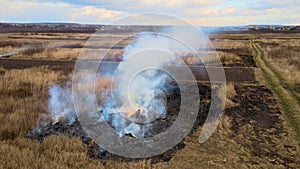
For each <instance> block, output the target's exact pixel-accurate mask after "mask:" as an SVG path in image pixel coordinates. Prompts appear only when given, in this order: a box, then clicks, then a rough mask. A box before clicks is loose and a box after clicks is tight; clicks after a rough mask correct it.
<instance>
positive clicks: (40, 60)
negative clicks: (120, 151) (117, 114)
mask: <svg viewBox="0 0 300 169" xmlns="http://www.w3.org/2000/svg"><path fill="white" fill-rule="evenodd" d="M151 29H153V28H152V27H151ZM133 34H134V32H133V31H127V32H126V30H123V31H122V32H103V33H102V34H100V35H99V36H100V37H99V39H100V41H99V42H98V45H99V46H96V47H97V48H99V53H100V54H104V53H101V52H105V49H109V48H111V47H113V49H112V50H111V51H110V53H108V55H109V58H111V59H112V61H114V62H118V61H119V60H120V59H122V54H123V48H124V46H126V45H127V44H128V43H130V42H132V41H134V38H133V37H132V35H133ZM91 35H92V33H90V32H80V31H77V30H76V32H64V33H61V32H38V31H35V32H28V31H26V32H6V33H1V34H0V54H5V53H6V54H7V53H12V54H11V55H9V57H7V58H4V57H2V58H0V65H1V67H0V79H1V81H0V98H1V102H0V123H1V128H0V152H1V154H4V155H2V156H1V157H0V161H1V164H0V168H199V167H202V168H297V166H299V165H300V149H299V148H300V147H299V145H300V144H299V143H300V133H299V129H300V126H299V124H300V118H299V113H300V112H299V110H300V108H299V105H300V102H299V98H300V62H299V61H300V54H299V47H300V34H299V33H297V32H295V33H285V32H277V33H274V32H272V33H269V32H267V31H264V32H255V31H254V32H253V31H250V32H248V31H245V32H235V33H214V34H210V35H209V38H210V40H211V43H212V44H213V46H214V48H215V49H216V52H217V53H218V55H219V56H220V59H221V61H222V64H223V66H224V67H225V73H226V78H227V79H228V80H227V82H228V83H227V88H226V90H227V100H226V107H225V110H224V114H223V116H222V119H221V122H220V124H219V125H218V128H217V130H216V131H215V132H214V133H213V135H212V137H211V138H209V140H207V141H206V142H205V143H203V144H200V143H199V142H198V138H199V134H200V131H201V129H202V126H203V123H204V122H205V118H206V116H207V113H208V109H209V106H210V94H211V87H213V86H211V84H210V83H209V82H207V81H206V80H203V79H199V81H198V82H197V83H198V87H199V93H200V94H201V98H202V99H201V106H202V108H201V110H200V111H199V114H200V115H199V116H198V118H197V120H196V124H195V125H194V128H193V129H192V131H191V132H190V133H189V134H188V135H187V136H186V138H185V139H184V140H183V141H182V142H181V143H180V144H179V145H177V146H175V147H174V148H173V149H172V150H171V151H170V152H166V153H164V154H162V155H160V156H157V157H153V158H147V159H128V158H123V157H118V156H116V155H113V154H111V153H109V152H105V155H102V156H101V153H99V152H98V149H97V148H98V147H97V145H95V142H94V141H93V140H89V141H86V140H85V139H84V138H85V137H86V135H85V134H84V131H82V128H81V126H80V124H79V123H74V124H73V126H64V124H56V126H50V127H49V126H48V127H49V128H50V129H49V132H48V133H47V134H42V135H39V136H38V139H37V138H35V137H32V136H31V135H30V133H31V131H32V129H33V128H34V127H36V126H37V123H38V121H39V120H41V118H42V120H45V121H47V120H49V119H47V118H49V117H48V116H47V115H48V114H49V112H48V107H47V105H48V98H49V87H51V86H53V85H54V84H58V85H66V84H67V83H68V81H69V80H70V79H71V77H72V70H73V68H74V63H75V61H76V59H77V57H78V55H79V54H80V52H81V48H82V47H83V46H84V45H85V42H86V41H87V40H88V38H89V37H90V36H91ZM128 37H130V38H128ZM116 40H118V41H119V43H118V44H117V45H116V44H114V43H113V42H115V41H116ZM94 47H95V46H94ZM90 48H93V47H92V46H90ZM186 62H187V63H189V64H194V62H193V60H188V59H187V60H186ZM210 64H212V66H213V63H208V64H207V65H208V66H209V65H210ZM174 95H176V91H175V92H174ZM170 97H171V99H170V100H173V102H171V103H170V105H171V106H170V112H171V111H174V110H176V106H174V105H176V104H177V103H178V102H179V100H178V98H176V97H175V98H173V99H172V96H170ZM172 105H173V107H172ZM173 109H174V110H173ZM167 117H168V118H170V119H171V120H170V121H172V118H176V117H175V116H174V117H173V116H167ZM73 131H74V132H73Z"/></svg>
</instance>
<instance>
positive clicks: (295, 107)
mask: <svg viewBox="0 0 300 169" xmlns="http://www.w3.org/2000/svg"><path fill="white" fill-rule="evenodd" d="M251 46H252V48H253V49H254V52H255V56H254V59H255V62H256V64H257V66H258V68H259V71H260V72H259V75H260V76H261V77H262V78H263V81H264V83H266V84H267V86H268V87H269V88H270V89H271V90H272V92H273V93H274V94H275V95H276V96H277V98H278V101H279V103H280V107H281V109H282V110H283V112H284V114H285V116H286V118H287V120H288V122H289V124H290V125H291V126H292V127H293V129H294V130H295V132H296V135H297V139H298V140H300V99H299V96H298V95H297V94H296V93H294V92H293V90H292V88H291V86H290V84H289V83H288V81H287V80H286V79H284V77H282V76H281V75H280V74H279V73H278V72H276V70H275V69H274V68H273V67H272V66H271V65H270V64H269V63H268V61H267V59H266V56H265V53H264V52H263V50H262V49H261V47H260V46H259V45H258V44H255V43H252V44H251Z"/></svg>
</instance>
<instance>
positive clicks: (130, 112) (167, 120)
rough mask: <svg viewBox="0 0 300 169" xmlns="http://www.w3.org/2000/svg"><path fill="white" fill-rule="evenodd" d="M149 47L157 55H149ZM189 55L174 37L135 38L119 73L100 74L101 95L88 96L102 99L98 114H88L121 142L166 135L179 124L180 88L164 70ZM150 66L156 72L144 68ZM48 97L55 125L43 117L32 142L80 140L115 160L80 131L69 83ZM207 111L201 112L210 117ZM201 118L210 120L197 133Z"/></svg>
mask: <svg viewBox="0 0 300 169" xmlns="http://www.w3.org/2000/svg"><path fill="white" fill-rule="evenodd" d="M168 31H169V33H170V34H171V35H174V36H175V35H176V37H182V39H183V40H186V41H188V40H191V41H192V40H193V39H194V37H193V34H190V33H191V32H189V33H185V32H184V29H179V30H176V29H171V30H168ZM186 35H189V36H186ZM190 36H191V37H190ZM191 44H192V45H193V46H192V48H195V49H196V48H203V46H204V45H206V42H203V41H196V42H193V41H192V43H191ZM149 48H150V49H153V50H151V51H148V49H149ZM187 50H188V47H185V46H182V44H181V43H180V42H178V41H174V39H172V38H170V37H166V36H162V35H157V34H153V33H142V34H140V35H138V36H136V41H135V42H134V43H132V44H129V45H127V46H126V47H125V48H124V53H123V61H122V62H120V63H119V64H118V67H117V70H113V69H112V70H110V69H108V70H107V69H106V71H105V72H101V69H100V72H99V77H100V88H101V92H100V93H96V94H95V93H93V94H91V96H90V98H94V97H97V98H100V99H98V101H99V102H98V105H99V107H98V110H96V111H95V112H89V113H90V114H92V115H93V117H96V118H97V119H98V122H99V123H103V122H107V123H108V124H109V125H110V126H111V127H112V128H114V129H115V130H116V131H117V132H118V134H119V136H120V137H136V138H147V137H153V136H155V135H157V134H159V133H162V132H164V131H165V130H167V129H168V128H169V127H170V126H172V124H173V123H174V122H175V121H176V118H177V115H178V113H179V110H180V105H181V92H180V88H179V86H178V84H177V83H175V82H174V81H176V79H173V77H172V76H170V74H168V72H166V71H164V66H165V65H170V64H171V65H178V64H179V65H180V64H184V62H183V61H182V60H181V59H180V58H184V57H185V56H186V55H187V54H189V53H185V52H182V53H180V51H187ZM174 53H176V55H174ZM149 65H150V67H152V68H153V69H151V68H150V69H143V68H144V67H146V66H149ZM136 72H138V73H136ZM84 79H85V83H84V84H89V83H92V82H93V81H92V78H90V76H88V75H85V78H84ZM103 79H112V85H108V88H104V87H103V86H101V84H103V83H101V80H103ZM198 88H199V89H201V90H200V91H199V93H200V95H201V97H202V98H205V97H209V92H208V89H209V87H208V86H207V85H204V86H201V87H199V86H198ZM49 93H50V97H49V101H48V102H49V107H48V111H49V113H50V115H44V116H45V117H48V118H46V119H49V117H50V119H51V120H45V118H41V120H39V121H38V125H37V127H36V128H34V129H33V130H32V131H31V133H29V135H28V137H29V138H32V139H37V140H39V141H42V140H43V138H44V137H46V136H48V135H53V134H54V135H55V134H65V135H67V136H70V137H81V138H82V140H83V142H84V143H86V144H89V145H92V146H91V149H90V152H89V155H90V157H92V158H107V157H111V156H112V155H108V154H110V153H107V152H106V151H105V150H103V149H101V148H100V147H99V146H97V145H96V144H95V143H93V141H92V140H91V139H90V138H89V136H88V135H87V134H86V133H85V132H84V130H83V128H82V127H81V125H80V123H79V121H78V119H77V117H76V113H75V110H74V103H73V100H72V98H73V95H72V89H71V84H70V83H68V84H67V85H66V86H64V87H60V86H53V87H51V88H50V89H49ZM95 95H96V96H95ZM199 104H200V103H199ZM206 105H207V104H206ZM208 107H209V106H207V107H205V110H203V109H202V110H201V111H204V112H208ZM206 108H207V109H206ZM201 116H202V117H201ZM203 116H206V114H204V113H203V112H202V113H200V116H199V115H198V119H197V121H196V124H195V125H194V126H195V127H194V129H195V128H197V127H198V126H199V125H200V123H203V122H204V119H205V118H203ZM179 147H182V144H181V146H179ZM175 149H176V148H175ZM167 154H170V153H167Z"/></svg>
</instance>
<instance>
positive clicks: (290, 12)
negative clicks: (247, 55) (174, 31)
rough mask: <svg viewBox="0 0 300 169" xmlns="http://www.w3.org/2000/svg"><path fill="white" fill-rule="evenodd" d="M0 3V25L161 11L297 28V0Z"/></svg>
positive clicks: (197, 20)
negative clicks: (1, 23)
mask: <svg viewBox="0 0 300 169" xmlns="http://www.w3.org/2000/svg"><path fill="white" fill-rule="evenodd" d="M0 4H1V6H0V22H76V23H90V24H101V23H109V22H111V21H113V20H115V19H117V18H120V17H124V16H127V15H129V14H135V13H141V12H163V13H169V14H172V15H176V16H179V17H181V18H184V19H186V20H187V21H189V22H191V23H192V24H194V25H197V26H231V25H248V24H288V25H290V24H292V25H300V12H299V11H300V1H299V0H285V1H278V0H252V1H247V0H211V1H209V0H189V1H187V0H166V1H162V0H74V1H72V0H43V1H42V0H0ZM158 19H159V18H158ZM166 24H167V23H166Z"/></svg>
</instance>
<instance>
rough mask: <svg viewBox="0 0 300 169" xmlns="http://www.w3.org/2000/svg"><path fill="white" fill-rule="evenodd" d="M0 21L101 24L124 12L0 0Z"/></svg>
mask: <svg viewBox="0 0 300 169" xmlns="http://www.w3.org/2000/svg"><path fill="white" fill-rule="evenodd" d="M0 3H1V6H0V19H1V20H2V21H12V22H41V21H44V22H80V23H103V22H109V21H111V20H112V19H115V18H118V17H120V16H121V15H124V14H125V12H120V11H113V10H107V9H104V8H97V7H93V6H78V5H72V4H67V3H62V2H60V3H53V2H44V3H41V2H37V1H26V2H24V1H9V0H0Z"/></svg>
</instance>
